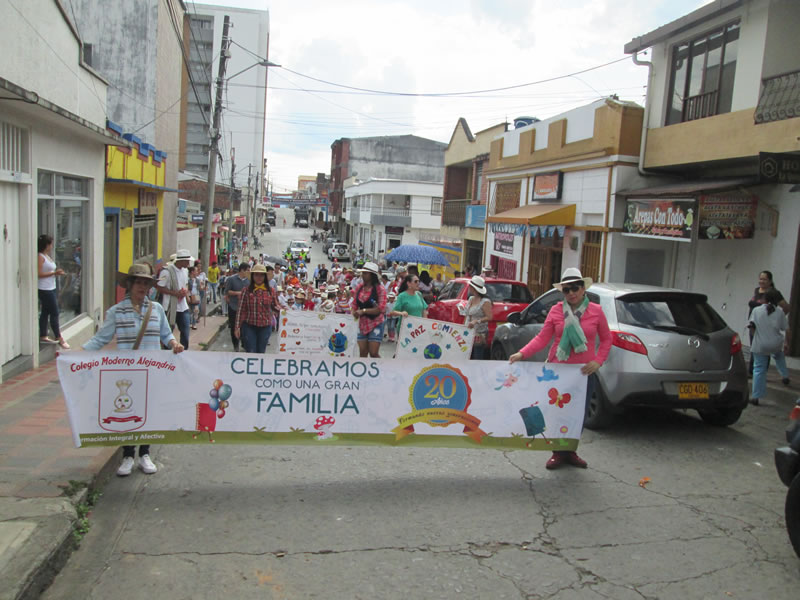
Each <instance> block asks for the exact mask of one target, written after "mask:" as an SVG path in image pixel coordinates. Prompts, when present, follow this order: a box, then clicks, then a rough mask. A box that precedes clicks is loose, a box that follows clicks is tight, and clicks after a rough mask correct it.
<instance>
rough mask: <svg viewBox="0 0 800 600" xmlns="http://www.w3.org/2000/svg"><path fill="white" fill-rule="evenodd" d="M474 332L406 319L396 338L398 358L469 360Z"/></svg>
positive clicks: (440, 323)
mask: <svg viewBox="0 0 800 600" xmlns="http://www.w3.org/2000/svg"><path fill="white" fill-rule="evenodd" d="M473 342H474V336H473V331H472V330H471V329H469V328H467V327H465V326H464V325H460V324H458V323H448V322H446V321H436V320H435V319H423V318H421V317H405V318H404V319H403V321H402V323H400V332H399V335H398V338H397V358H422V359H425V360H448V361H450V360H452V361H460V360H468V359H469V356H470V354H471V353H472V344H473Z"/></svg>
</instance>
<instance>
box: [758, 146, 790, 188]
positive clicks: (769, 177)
mask: <svg viewBox="0 0 800 600" xmlns="http://www.w3.org/2000/svg"><path fill="white" fill-rule="evenodd" d="M758 174H759V178H760V180H761V183H800V154H787V153H785V152H783V153H775V152H759V153H758Z"/></svg>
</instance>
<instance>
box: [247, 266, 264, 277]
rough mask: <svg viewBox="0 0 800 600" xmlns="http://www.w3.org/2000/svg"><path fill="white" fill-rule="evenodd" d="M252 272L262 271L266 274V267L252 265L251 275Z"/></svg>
mask: <svg viewBox="0 0 800 600" xmlns="http://www.w3.org/2000/svg"><path fill="white" fill-rule="evenodd" d="M254 273H262V274H264V275H266V274H267V267H265V266H264V265H253V268H252V269H250V274H251V275H252V274H254Z"/></svg>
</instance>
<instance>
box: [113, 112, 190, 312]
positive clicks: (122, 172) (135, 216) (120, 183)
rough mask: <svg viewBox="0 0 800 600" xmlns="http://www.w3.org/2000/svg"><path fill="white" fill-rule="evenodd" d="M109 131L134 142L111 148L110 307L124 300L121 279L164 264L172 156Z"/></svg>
mask: <svg viewBox="0 0 800 600" xmlns="http://www.w3.org/2000/svg"><path fill="white" fill-rule="evenodd" d="M109 130H110V131H112V132H113V133H116V134H117V135H120V136H121V137H122V138H123V139H125V140H127V141H128V142H129V146H128V147H117V146H107V147H106V171H105V172H106V179H105V195H104V198H103V206H104V213H105V214H104V216H105V223H104V260H103V264H104V272H105V273H104V275H105V277H104V281H105V286H104V293H103V300H104V302H103V303H104V306H105V307H106V308H107V307H108V306H111V305H112V304H114V303H115V302H117V301H119V299H120V298H121V297H122V295H124V291H123V290H122V288H121V287H120V286H119V285H117V284H116V280H117V277H116V274H117V273H118V272H122V273H124V272H127V270H128V269H129V268H130V266H131V265H132V264H133V263H135V262H147V263H150V264H151V265H153V266H156V265H157V264H158V263H159V262H160V261H161V260H162V259H163V256H162V251H163V239H164V228H165V227H170V226H171V227H175V223H171V224H165V223H164V220H163V214H164V211H163V208H164V192H176V191H177V190H175V189H172V188H168V187H166V185H165V180H166V160H167V155H166V153H165V152H161V151H159V150H157V149H155V148H154V147H152V146H151V145H150V144H147V143H145V142H143V141H142V140H140V139H139V138H137V137H136V136H135V135H131V134H121V132H120V131H119V130H117V129H114V124H113V123H109Z"/></svg>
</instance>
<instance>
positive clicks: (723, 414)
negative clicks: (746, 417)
mask: <svg viewBox="0 0 800 600" xmlns="http://www.w3.org/2000/svg"><path fill="white" fill-rule="evenodd" d="M697 412H698V413H700V418H701V419H703V422H704V423H706V424H707V425H714V426H715V427H727V426H728V425H733V424H734V423H736V421H738V420H739V417H741V416H742V409H741V408H738V407H735V406H733V407H727V408H701V409H698V410H697Z"/></svg>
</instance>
